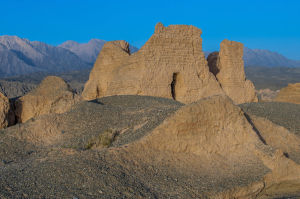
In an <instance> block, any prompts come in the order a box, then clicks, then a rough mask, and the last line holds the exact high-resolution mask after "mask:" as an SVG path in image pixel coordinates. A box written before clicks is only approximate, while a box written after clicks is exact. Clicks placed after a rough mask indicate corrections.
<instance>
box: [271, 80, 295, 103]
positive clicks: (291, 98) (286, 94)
mask: <svg viewBox="0 0 300 199" xmlns="http://www.w3.org/2000/svg"><path fill="white" fill-rule="evenodd" d="M275 101H278V102H288V103H294V104H300V83H295V84H289V85H288V86H287V87H285V88H282V89H281V90H280V91H279V93H278V95H277V97H276V98H275Z"/></svg>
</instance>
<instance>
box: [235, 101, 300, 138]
mask: <svg viewBox="0 0 300 199" xmlns="http://www.w3.org/2000/svg"><path fill="white" fill-rule="evenodd" d="M240 107H241V108H242V109H243V110H244V111H245V112H246V113H248V114H253V115H256V116H259V117H264V118H267V119H268V120H270V121H272V122H273V123H275V124H278V125H280V126H283V127H285V128H287V129H288V130H289V131H291V132H293V133H295V134H297V135H299V136H300V105H299V104H291V103H282V102H259V103H245V104H241V105H240Z"/></svg>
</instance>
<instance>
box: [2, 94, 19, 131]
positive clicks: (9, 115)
mask: <svg viewBox="0 0 300 199" xmlns="http://www.w3.org/2000/svg"><path fill="white" fill-rule="evenodd" d="M14 122H15V119H14V114H13V112H12V110H11V105H10V102H9V100H8V98H7V97H5V96H4V95H3V94H2V93H1V92H0V129H2V128H5V127H7V126H9V125H12V124H13V123H14Z"/></svg>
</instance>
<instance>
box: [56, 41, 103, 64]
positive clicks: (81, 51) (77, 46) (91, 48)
mask: <svg viewBox="0 0 300 199" xmlns="http://www.w3.org/2000/svg"><path fill="white" fill-rule="evenodd" d="M105 42H106V41H104V40H100V39H92V40H90V41H89V42H88V43H78V42H76V41H71V40H69V41H66V42H64V43H62V44H61V45H59V47H62V48H65V49H68V50H70V51H72V52H73V53H75V54H76V55H77V56H78V57H80V58H81V59H82V60H84V61H86V62H87V63H90V64H93V63H94V62H95V60H96V58H97V56H98V54H99V52H100V50H101V49H102V47H103V45H104V44H105Z"/></svg>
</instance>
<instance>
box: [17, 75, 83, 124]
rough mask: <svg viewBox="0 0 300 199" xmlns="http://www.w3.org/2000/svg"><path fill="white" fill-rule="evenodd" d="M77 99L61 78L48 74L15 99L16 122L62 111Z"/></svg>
mask: <svg viewBox="0 0 300 199" xmlns="http://www.w3.org/2000/svg"><path fill="white" fill-rule="evenodd" d="M79 100H80V97H79V96H78V95H76V93H75V92H74V91H73V90H72V89H71V88H70V86H69V85H68V84H67V83H66V82H65V81H64V80H63V79H61V78H60V77H56V76H48V77H46V78H45V79H44V80H43V81H42V82H41V84H40V85H39V86H38V87H37V88H36V89H34V90H33V91H31V92H29V93H28V94H26V95H25V96H23V97H20V98H18V99H17V100H16V102H15V107H16V110H15V114H16V118H17V120H18V122H26V121H27V120H29V119H30V118H33V117H36V116H39V115H43V114H49V113H64V112H66V111H67V110H69V109H70V108H71V106H72V105H74V104H75V103H77V102H78V101H79Z"/></svg>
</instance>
